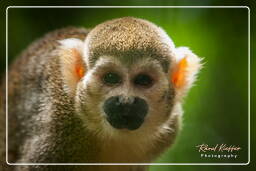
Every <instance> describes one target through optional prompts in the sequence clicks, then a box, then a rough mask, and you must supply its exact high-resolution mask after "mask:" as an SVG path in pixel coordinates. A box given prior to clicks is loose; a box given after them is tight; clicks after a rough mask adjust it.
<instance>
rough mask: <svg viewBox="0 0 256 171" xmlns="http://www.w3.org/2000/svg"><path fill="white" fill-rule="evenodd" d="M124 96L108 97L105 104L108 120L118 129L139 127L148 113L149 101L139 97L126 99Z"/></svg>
mask: <svg viewBox="0 0 256 171" xmlns="http://www.w3.org/2000/svg"><path fill="white" fill-rule="evenodd" d="M123 99H124V98H123V97H122V96H113V97H110V98H108V99H107V100H106V101H105V103H104V106H103V109H104V112H105V113H106V115H107V120H108V122H109V123H110V124H111V125H112V126H113V127H114V128H117V129H121V128H127V129H129V130H135V129H138V128H139V127H140V126H141V125H142V123H143V122H144V118H145V116H146V114H147V113H148V104H147V102H146V101H145V100H144V99H142V98H139V97H133V100H132V101H124V100H123Z"/></svg>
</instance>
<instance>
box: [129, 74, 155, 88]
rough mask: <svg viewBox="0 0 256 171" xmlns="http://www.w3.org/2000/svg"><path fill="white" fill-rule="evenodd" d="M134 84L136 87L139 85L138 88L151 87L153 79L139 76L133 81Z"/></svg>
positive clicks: (143, 75)
mask: <svg viewBox="0 0 256 171" xmlns="http://www.w3.org/2000/svg"><path fill="white" fill-rule="evenodd" d="M133 83H134V84H135V85H138V86H143V87H147V88H148V87H151V86H152V84H153V79H152V78H151V77H150V76H149V75H146V74H139V75H137V76H136V77H135V78H134V80H133Z"/></svg>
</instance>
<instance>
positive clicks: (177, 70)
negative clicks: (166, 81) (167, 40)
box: [171, 47, 202, 98]
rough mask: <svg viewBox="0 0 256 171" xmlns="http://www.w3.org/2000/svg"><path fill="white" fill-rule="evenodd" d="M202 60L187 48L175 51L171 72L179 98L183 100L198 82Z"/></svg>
mask: <svg viewBox="0 0 256 171" xmlns="http://www.w3.org/2000/svg"><path fill="white" fill-rule="evenodd" d="M201 67H202V64H201V59H200V58H199V57H197V56H196V55H195V54H194V53H193V52H192V51H191V50H189V49H188V48H186V47H179V48H176V50H175V58H174V61H173V65H172V70H171V82H172V84H173V86H174V88H175V90H176V94H177V97H179V98H182V97H183V96H184V95H185V94H186V92H187V90H188V89H189V88H190V87H191V86H192V85H193V83H194V81H195V80H196V75H197V73H198V72H199V70H200V69H201Z"/></svg>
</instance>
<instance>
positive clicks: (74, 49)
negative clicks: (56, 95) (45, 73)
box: [59, 38, 86, 96]
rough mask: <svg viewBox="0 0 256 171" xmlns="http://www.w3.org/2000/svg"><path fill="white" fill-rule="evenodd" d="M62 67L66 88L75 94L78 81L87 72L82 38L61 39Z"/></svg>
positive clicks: (70, 93)
mask: <svg viewBox="0 0 256 171" xmlns="http://www.w3.org/2000/svg"><path fill="white" fill-rule="evenodd" d="M59 43H60V44H61V46H60V67H61V74H62V77H63V81H64V83H65V86H64V89H65V90H67V92H68V93H69V95H72V96H73V95H75V92H76V87H77V83H78V81H79V80H80V79H81V78H82V77H83V76H84V75H85V73H86V65H85V63H84V61H83V59H82V57H83V54H82V48H83V45H84V43H83V41H82V40H80V39H75V38H69V39H64V40H60V41H59Z"/></svg>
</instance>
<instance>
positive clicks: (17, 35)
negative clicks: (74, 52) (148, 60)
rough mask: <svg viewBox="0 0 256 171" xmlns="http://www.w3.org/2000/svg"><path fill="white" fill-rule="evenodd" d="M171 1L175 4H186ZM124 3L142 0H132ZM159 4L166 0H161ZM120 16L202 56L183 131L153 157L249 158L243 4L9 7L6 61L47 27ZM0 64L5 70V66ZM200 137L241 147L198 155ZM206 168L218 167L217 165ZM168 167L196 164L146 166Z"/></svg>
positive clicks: (184, 159)
mask: <svg viewBox="0 0 256 171" xmlns="http://www.w3.org/2000/svg"><path fill="white" fill-rule="evenodd" d="M150 2H151V1H150ZM175 2H176V3H175V5H184V4H182V3H181V4H179V3H178V1H175ZM207 2H208V4H204V5H210V4H211V3H213V2H214V1H207ZM121 5H122V4H121ZM125 5H140V4H136V2H135V1H131V2H130V4H125ZM147 5H153V4H147ZM158 5H165V3H164V2H163V1H162V3H161V4H158ZM166 5H168V3H166ZM169 5H170V4H169ZM123 16H134V17H139V18H143V19H147V20H149V21H151V22H153V23H155V24H157V25H158V26H160V27H162V28H163V29H164V30H165V31H166V32H167V33H168V35H169V36H170V37H171V38H172V40H173V41H174V43H175V45H176V46H177V47H178V46H188V47H190V49H191V50H192V51H193V52H194V53H195V54H197V55H198V56H200V57H202V58H204V68H203V69H202V71H201V72H200V74H199V77H198V80H197V82H196V84H195V86H194V87H193V88H192V90H191V91H190V93H189V95H188V96H187V98H186V99H185V103H184V105H183V106H184V115H183V128H182V131H181V132H180V134H179V136H178V139H177V141H176V143H175V144H174V146H173V147H172V148H171V149H169V150H168V151H167V152H166V153H164V154H163V155H162V156H161V157H160V158H159V159H158V160H157V161H156V162H157V163H247V162H248V9H247V8H108V9H106V8H102V9H99V8H79V9H70V8H65V9H63V8H62V9H61V8H58V9H56V8H55V9H49V8H48V9H42V8H33V9H32V8H10V9H9V10H8V33H9V34H8V54H9V55H8V62H9V63H10V62H12V61H13V60H14V59H15V57H16V56H17V55H18V54H19V53H20V52H21V51H22V50H24V49H25V48H26V47H27V46H28V45H29V44H30V43H31V42H32V41H34V40H35V39H37V38H39V37H41V36H42V35H44V34H45V33H47V32H49V31H52V30H54V29H58V28H62V27H66V26H78V27H86V28H92V27H94V26H95V25H97V24H99V23H101V22H104V21H106V20H108V19H113V18H118V17H123ZM3 64H4V59H3V58H1V65H2V66H3ZM0 69H1V73H4V72H3V71H4V67H1V68H0ZM202 143H206V144H208V145H215V144H222V143H225V144H227V145H236V146H240V147H241V148H242V150H240V151H239V152H235V154H238V155H239V157H238V158H237V159H233V158H232V159H213V158H210V159H207V158H201V157H200V153H199V152H198V149H197V148H196V147H195V146H196V145H199V144H202ZM225 154H226V153H225ZM233 154H234V153H233ZM204 168H205V169H207V170H219V169H218V167H217V166H215V167H210V166H205V167H204ZM239 168H241V167H236V168H234V167H232V166H225V170H238V169H239ZM171 169H175V170H188V169H190V170H197V167H196V166H193V167H191V166H185V167H177V166H151V167H150V170H151V171H155V170H161V171H165V170H171Z"/></svg>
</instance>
